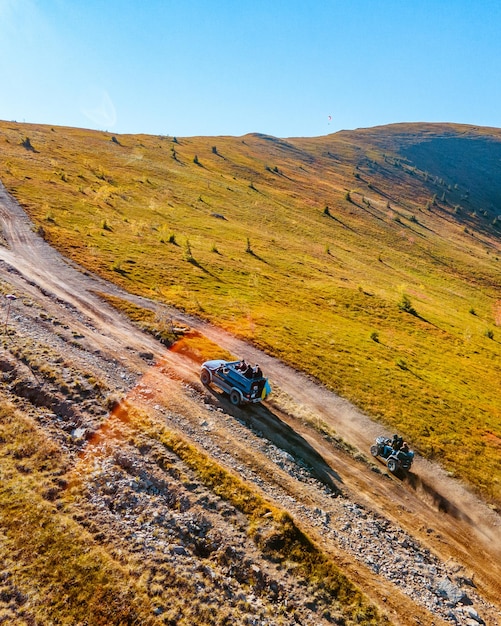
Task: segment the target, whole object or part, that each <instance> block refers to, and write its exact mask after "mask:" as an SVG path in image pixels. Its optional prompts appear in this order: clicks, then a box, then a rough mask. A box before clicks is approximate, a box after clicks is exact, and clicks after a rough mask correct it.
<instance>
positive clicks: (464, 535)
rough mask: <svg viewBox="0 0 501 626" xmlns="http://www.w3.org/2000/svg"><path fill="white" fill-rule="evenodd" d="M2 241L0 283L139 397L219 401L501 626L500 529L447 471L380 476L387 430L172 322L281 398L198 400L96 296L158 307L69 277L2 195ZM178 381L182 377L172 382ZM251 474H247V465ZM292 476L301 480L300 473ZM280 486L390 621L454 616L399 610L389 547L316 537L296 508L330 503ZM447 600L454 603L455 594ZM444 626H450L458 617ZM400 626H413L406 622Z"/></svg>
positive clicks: (211, 331)
mask: <svg viewBox="0 0 501 626" xmlns="http://www.w3.org/2000/svg"><path fill="white" fill-rule="evenodd" d="M0 231H1V232H2V233H3V239H4V241H5V245H0V278H1V279H2V280H4V281H5V283H6V284H7V285H9V287H10V288H11V289H12V290H13V292H14V293H16V294H17V296H18V298H19V299H20V300H22V298H23V297H24V298H26V297H30V298H33V299H34V300H36V301H37V302H40V303H42V304H43V307H44V308H45V310H46V311H47V312H48V313H51V312H53V313H54V314H56V313H57V317H58V319H62V320H64V321H65V323H66V324H67V326H68V328H71V329H72V330H73V332H75V333H76V332H81V334H82V335H85V337H86V341H87V342H88V344H89V346H91V348H92V350H95V351H100V352H102V353H104V354H106V355H108V357H109V359H112V360H115V361H116V362H117V363H121V364H123V365H124V367H127V368H128V369H129V370H131V371H134V372H135V373H136V375H139V376H140V377H141V378H140V381H141V383H140V385H142V386H143V387H144V385H147V386H148V387H150V388H158V387H162V386H163V385H165V386H169V385H172V384H173V381H174V382H175V383H176V384H178V385H179V384H180V382H179V379H181V380H182V381H183V382H184V383H185V384H187V385H189V386H190V387H191V388H192V389H194V390H195V391H197V392H199V393H201V394H202V396H203V395H204V394H205V395H206V396H207V394H212V397H213V398H215V399H216V402H217V403H218V404H220V405H221V406H222V407H223V411H224V413H225V415H232V416H234V417H236V418H237V419H238V420H240V422H241V423H243V424H247V426H248V427H251V428H252V429H253V431H259V433H260V434H261V435H262V437H263V438H264V439H265V440H266V441H267V442H269V443H270V444H271V445H272V446H273V450H274V451H276V450H278V451H279V453H281V452H283V453H284V454H285V455H288V456H285V457H284V458H285V459H286V460H290V459H292V460H294V459H295V460H298V459H299V460H300V461H301V463H302V464H303V465H304V466H306V467H308V468H309V471H310V473H311V475H313V476H314V477H315V478H316V479H319V480H320V482H322V483H324V484H325V485H327V486H329V487H330V488H331V490H332V492H334V491H336V490H339V491H340V492H341V493H342V494H343V495H344V496H345V498H346V499H345V500H343V502H344V505H343V506H345V507H346V506H348V505H347V504H346V503H348V502H349V503H350V505H349V506H352V507H355V509H356V511H360V510H362V511H364V515H365V516H366V518H370V519H371V520H378V519H379V520H380V519H384V520H387V521H389V522H390V523H391V524H394V525H395V526H396V527H398V528H399V529H402V532H404V533H405V536H406V537H407V538H408V539H406V541H407V543H409V541H410V539H409V538H411V539H412V541H415V542H416V545H418V546H419V548H416V549H415V553H416V554H418V553H419V554H424V553H426V554H431V555H432V556H433V558H434V559H436V562H437V563H440V564H442V565H441V567H442V566H443V567H444V570H443V571H444V572H449V573H450V572H451V571H452V570H451V569H450V568H449V569H447V564H449V565H451V564H453V565H452V567H453V568H455V571H456V572H460V574H461V576H458V578H457V580H456V582H455V585H456V587H458V586H459V587H460V583H459V582H457V581H458V580H459V579H460V578H461V579H462V580H463V582H464V584H465V585H467V586H468V591H469V596H470V597H473V596H474V597H475V598H476V601H475V602H474V604H475V609H478V616H479V617H478V619H479V621H477V623H488V624H497V623H498V621H499V623H501V620H498V615H499V611H500V610H501V603H500V602H499V598H500V597H501V518H500V516H499V515H498V514H497V513H496V512H495V511H493V510H492V509H491V508H489V507H488V506H486V504H485V503H483V502H481V501H480V500H479V499H478V498H476V497H475V496H474V495H473V494H472V493H470V492H469V491H468V489H466V488H465V487H464V486H463V485H461V484H460V483H459V482H458V481H456V480H454V479H452V478H450V477H449V476H447V474H446V473H445V472H444V471H443V470H442V469H441V468H440V467H439V466H437V465H435V464H432V463H429V462H428V461H426V460H424V459H422V458H417V459H416V461H415V464H414V466H413V472H412V474H411V475H410V476H409V477H408V478H407V479H405V480H399V479H397V478H395V477H393V476H390V475H389V474H388V472H387V471H386V470H385V468H384V467H383V466H382V465H380V464H377V462H376V463H374V461H373V460H372V459H371V458H370V455H369V452H368V450H369V446H370V444H371V443H372V442H373V440H374V437H375V436H376V435H378V434H382V433H383V429H382V428H381V427H380V426H379V425H377V424H376V423H374V422H373V421H371V420H370V418H369V417H368V416H366V415H364V414H362V413H361V412H360V411H358V410H357V409H356V407H353V406H351V405H350V404H349V403H348V402H346V401H344V400H343V399H341V398H339V397H337V396H335V395H334V394H332V393H331V392H329V391H328V390H327V389H325V388H324V387H322V386H320V385H318V384H317V383H316V382H315V381H313V380H311V379H309V378H308V377H306V376H304V375H303V374H301V373H299V372H297V371H295V370H293V369H291V368H290V367H288V366H286V365H285V364H283V363H281V362H279V361H278V360H276V359H274V358H272V357H270V356H268V355H266V354H264V353H262V352H261V351H259V350H257V349H255V348H254V347H252V346H249V345H247V344H244V343H243V342H242V341H240V340H238V339H236V338H235V337H232V336H230V335H228V334H227V333H225V332H224V331H222V330H220V329H218V328H216V327H213V326H210V325H208V324H206V323H203V322H201V321H200V320H196V319H193V318H187V317H185V316H183V315H182V314H181V313H179V312H172V311H171V313H172V315H173V317H175V318H176V319H178V320H180V321H184V322H185V323H186V324H187V325H189V326H191V327H193V328H196V329H197V330H199V331H200V332H201V333H203V334H205V335H206V336H207V337H209V338H210V339H212V340H213V341H214V342H216V343H217V344H219V345H220V346H221V347H224V348H226V349H228V350H230V351H231V352H232V353H233V354H235V355H244V356H245V357H246V358H247V359H248V360H250V361H253V362H259V363H260V365H261V367H262V369H263V371H265V373H266V375H267V376H268V377H269V378H270V380H271V383H272V386H273V387H274V389H275V390H276V393H275V395H274V396H272V397H271V400H270V403H269V404H268V405H267V406H260V407H257V408H251V409H249V410H245V411H244V410H241V409H235V408H234V407H231V405H229V403H227V402H226V400H225V399H224V397H222V396H221V395H220V394H218V393H217V392H214V391H204V390H203V389H202V388H201V385H200V384H199V380H198V366H197V365H196V364H194V363H192V362H190V361H189V360H187V359H185V358H183V357H182V356H180V355H178V354H176V353H174V352H170V351H168V350H166V349H165V348H163V346H161V345H160V344H159V343H158V342H156V341H155V340H154V339H153V338H151V337H150V336H148V335H145V334H144V333H142V332H140V331H139V330H138V329H137V328H135V327H134V326H132V325H131V324H130V323H129V322H128V321H127V320H126V319H124V318H123V317H122V316H121V315H120V314H119V313H118V312H116V311H114V310H113V309H112V308H110V307H108V306H106V305H105V304H103V302H102V300H100V299H99V297H98V296H97V295H96V292H99V291H101V292H107V293H110V294H114V295H121V296H122V297H129V298H130V299H131V300H135V301H138V302H139V301H140V302H141V303H142V304H143V305H151V306H153V307H157V306H158V304H157V303H148V302H146V301H144V300H141V299H139V298H135V297H133V296H130V295H128V294H124V293H122V292H121V291H120V290H119V289H118V288H117V287H115V286H113V285H111V284H109V283H106V282H105V281H102V280H101V279H99V278H97V277H95V276H91V275H89V274H88V273H87V272H84V271H82V270H81V269H79V268H77V267H74V266H72V265H71V263H70V262H68V261H67V260H65V259H63V258H62V257H61V256H60V255H59V254H58V253H57V252H56V251H55V250H53V249H52V248H50V247H49V246H48V245H47V244H46V243H45V242H44V241H43V239H42V238H41V237H39V236H38V235H37V234H36V232H35V231H34V228H33V225H32V224H31V222H30V221H29V219H28V217H27V216H26V214H25V213H24V211H23V210H22V208H21V207H20V206H19V205H18V204H17V202H15V200H14V199H13V198H12V197H10V196H9V194H7V192H6V191H5V189H4V188H3V186H1V185H0ZM16 307H17V308H16ZM21 308H22V304H16V305H14V306H13V315H15V314H20V311H21ZM145 352H148V353H151V354H152V355H153V357H154V360H155V362H156V363H157V364H160V367H158V366H157V367H152V366H151V365H149V364H148V362H147V361H145V359H144V358H143V357H142V356H141V355H142V354H143V355H144V353H145ZM173 372H175V375H174V376H172V377H171V374H172V373H173ZM152 378H154V381H155V382H154V384H152V383H151V380H152ZM148 381H149V382H148ZM149 401H150V404H151V405H154V404H155V401H156V400H155V396H154V394H153V395H152V397H151V398H150V400H149ZM322 424H323V425H326V426H327V427H328V429H329V430H330V431H333V432H335V433H336V435H337V436H338V437H339V438H340V439H341V440H342V441H344V442H345V443H346V444H349V447H351V450H352V452H351V453H347V452H346V450H345V448H346V446H343V445H341V444H340V443H339V442H335V441H334V442H333V441H332V440H328V439H326V438H325V437H324V436H323V435H322V434H321V433H320V430H319V429H318V428H315V425H317V426H318V425H322ZM232 428H233V426H232ZM386 434H391V433H386ZM217 437H218V441H219V443H220V445H224V442H225V441H226V444H227V445H228V446H230V447H231V446H232V447H233V448H234V450H235V449H238V450H239V455H240V456H239V462H240V463H244V462H245V459H246V454H248V452H246V449H245V446H241V444H240V443H239V441H238V436H237V435H236V434H234V433H232V432H231V430H230V429H228V430H227V431H226V432H225V430H224V429H222V427H220V428H219V429H218V431H217ZM280 451H281V452H280ZM248 462H249V465H251V459H250V458H249V459H248ZM291 473H292V475H294V472H293V471H292V470H291ZM293 477H294V476H293ZM282 479H283V480H285V486H284V485H282V488H284V489H286V490H287V491H288V493H290V494H292V495H293V496H294V499H295V503H296V504H295V506H294V507H292V508H293V509H294V511H293V512H294V516H295V517H298V518H299V520H300V522H301V523H302V524H303V525H304V526H306V527H311V529H312V532H314V533H317V534H318V536H319V540H320V541H324V542H331V545H330V546H329V549H330V550H331V551H332V552H334V553H337V554H338V555H339V559H340V561H342V562H343V563H344V564H345V566H346V569H347V570H348V571H349V573H350V575H351V576H352V577H353V579H354V580H356V581H357V582H358V583H359V584H360V586H361V587H362V588H363V589H364V590H365V591H367V590H368V592H369V595H372V596H373V597H375V598H376V599H378V601H379V602H387V603H388V606H393V607H394V609H393V610H394V611H395V610H396V609H395V605H396V604H398V602H406V601H407V600H405V599H402V598H403V596H402V595H401V594H403V595H404V596H405V597H406V598H411V600H410V602H411V604H410V606H414V607H415V614H416V615H420V616H421V617H420V620H421V621H420V622H412V623H441V622H440V619H445V620H447V607H445V608H444V607H442V609H443V610H442V609H441V610H442V613H440V614H439V617H436V618H433V619H435V620H436V621H435V622H432V616H433V615H434V611H433V609H432V608H430V606H428V604H429V603H428V604H427V600H426V599H425V593H424V591H423V592H422V593H421V595H420V591H419V590H416V589H415V590H414V591H411V590H410V589H409V590H408V591H406V590H405V586H404V587H403V586H402V585H401V584H400V586H399V591H398V593H397V591H395V594H396V595H395V596H394V598H393V599H391V598H390V597H391V595H392V593H393V592H392V591H391V589H392V585H394V584H396V583H394V582H392V579H391V575H390V574H384V575H383V574H382V573H380V572H378V566H377V564H374V560H375V559H376V560H377V554H380V555H381V554H382V553H383V551H384V550H385V548H384V545H385V543H384V542H383V540H382V539H381V538H380V537H378V536H377V535H376V536H374V537H373V538H372V544H371V545H370V546H369V544H366V543H362V542H361V541H360V537H358V538H357V537H355V535H350V534H349V533H350V530H349V529H346V533H345V535H344V539H343V534H342V532H341V530H340V528H339V525H336V524H334V523H332V524H331V525H330V526H329V525H327V526H328V527H327V526H326V525H325V524H324V526H322V529H321V530H319V528H318V527H317V524H316V522H315V521H312V518H311V516H308V515H304V514H303V512H302V511H303V509H302V508H301V505H300V503H308V507H310V509H311V507H313V508H314V509H315V510H320V511H328V510H330V509H329V507H331V508H332V507H333V506H334V505H333V504H332V500H328V501H325V500H324V496H322V495H321V492H320V491H318V490H314V489H309V488H306V487H305V483H304V482H301V481H295V480H293V479H292V478H290V479H284V478H283V477H282ZM275 483H276V478H275V479H272V478H270V481H269V485H268V488H269V491H270V493H273V490H274V489H276V488H277V487H276V484H275ZM350 510H351V509H350ZM356 511H355V512H356ZM352 512H353V511H352ZM333 516H337V518H338V519H341V518H342V517H343V510H341V509H337V510H336V511H335V510H334V509H332V514H331V518H332V517H333ZM374 523H376V522H374ZM362 534H363V536H364V537H367V535H368V531H366V530H364V531H363V533H362ZM358 535H360V532H358ZM343 541H344V543H343ZM388 550H394V547H392V545H390V546H389V548H388ZM412 550H414V548H413V549H412ZM412 550H411V552H412ZM444 576H445V574H444ZM415 578H416V577H415ZM416 580H417V578H416ZM465 581H466V582H465ZM419 584H422V585H423V586H426V585H427V584H428V583H427V582H426V581H425V580H424V579H423V581H422V582H421V583H419V581H418V582H415V585H419ZM444 594H445V595H444V597H445V599H446V600H447V597H446V596H447V592H446V591H445V592H444ZM435 595H437V593H435ZM438 595H440V594H438ZM420 598H421V599H420ZM448 601H449V607H450V611H449V612H450V613H451V615H452V613H453V612H454V611H455V610H456V609H457V606H458V604H459V607H460V608H461V607H462V604H461V602H459V601H458V600H457V599H456V602H455V603H454V602H453V601H452V600H451V598H448ZM442 604H444V603H442ZM445 604H447V602H445ZM411 610H412V609H411ZM437 610H438V609H437ZM427 616H428V617H427ZM454 616H455V617H454V620H455V623H464V624H467V623H469V622H468V621H467V619H473V620H475V619H476V618H475V617H474V616H473V617H471V615H469V617H468V616H466V614H464V615H463V613H461V611H459V610H456V612H455V613H454ZM463 618H464V620H463ZM427 620H428V621H427ZM462 620H463V621H462ZM482 620H483V621H482ZM448 621H450V622H453V619H452V617H450V620H448ZM402 623H411V621H406V620H405V619H402ZM470 623H474V622H470Z"/></svg>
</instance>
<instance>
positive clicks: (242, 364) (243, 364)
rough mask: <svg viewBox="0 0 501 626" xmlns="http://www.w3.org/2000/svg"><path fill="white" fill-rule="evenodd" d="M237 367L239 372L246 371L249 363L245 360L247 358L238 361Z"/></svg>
mask: <svg viewBox="0 0 501 626" xmlns="http://www.w3.org/2000/svg"><path fill="white" fill-rule="evenodd" d="M235 369H236V370H238V371H239V372H245V371H246V370H247V363H246V362H245V359H242V360H241V361H240V363H237V364H236V365H235Z"/></svg>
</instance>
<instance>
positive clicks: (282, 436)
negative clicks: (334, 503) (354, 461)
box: [205, 387, 343, 495]
mask: <svg viewBox="0 0 501 626" xmlns="http://www.w3.org/2000/svg"><path fill="white" fill-rule="evenodd" d="M205 389H206V390H207V391H208V392H209V393H210V394H211V395H212V396H213V397H214V398H216V399H217V401H218V403H219V404H221V406H223V408H224V410H225V412H226V413H228V414H230V415H232V416H233V417H235V418H237V419H238V420H239V421H243V422H244V423H245V425H246V426H247V427H248V428H252V429H253V430H254V432H255V433H256V434H258V436H260V437H264V438H266V439H267V440H268V441H270V442H271V443H272V444H273V445H275V446H276V447H277V448H279V449H280V450H284V451H285V452H287V453H288V454H290V455H291V457H293V459H294V461H295V462H296V463H297V464H298V465H299V466H300V467H302V468H303V467H304V468H306V469H307V471H308V472H309V473H310V474H311V475H312V476H313V477H314V478H316V479H317V480H319V481H320V482H322V483H323V484H324V485H326V486H327V487H329V489H331V490H332V491H333V492H334V494H335V495H341V493H342V491H341V488H340V486H339V483H342V482H343V480H342V478H341V476H339V474H337V472H335V471H334V470H333V469H332V468H331V467H330V466H329V465H328V463H326V461H325V460H324V458H323V457H322V456H321V455H320V454H319V453H318V452H317V451H316V450H315V448H313V447H312V446H311V445H310V444H309V443H308V442H307V441H306V439H304V438H303V437H302V436H301V435H300V434H298V433H297V432H296V431H295V430H294V429H293V428H291V427H290V426H289V425H288V424H286V423H285V422H283V421H282V420H281V419H280V418H278V417H277V416H276V415H275V414H274V413H272V412H271V411H270V410H269V409H268V408H267V407H266V406H264V405H263V404H254V405H252V406H245V407H236V406H233V405H232V404H231V403H230V401H229V400H228V398H227V396H226V394H224V393H220V392H218V391H216V390H214V389H213V388H211V387H206V388H205Z"/></svg>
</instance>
